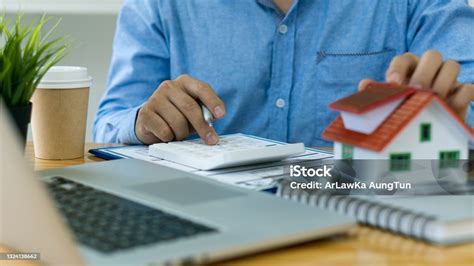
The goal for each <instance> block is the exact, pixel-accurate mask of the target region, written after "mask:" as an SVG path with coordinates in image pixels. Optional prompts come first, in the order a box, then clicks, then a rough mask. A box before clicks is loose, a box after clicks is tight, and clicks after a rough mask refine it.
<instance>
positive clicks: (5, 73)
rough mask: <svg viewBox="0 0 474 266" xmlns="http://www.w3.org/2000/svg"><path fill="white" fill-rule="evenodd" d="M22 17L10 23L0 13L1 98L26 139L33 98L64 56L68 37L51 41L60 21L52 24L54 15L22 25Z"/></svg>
mask: <svg viewBox="0 0 474 266" xmlns="http://www.w3.org/2000/svg"><path fill="white" fill-rule="evenodd" d="M22 17H23V16H22V15H18V16H17V18H16V21H15V22H14V23H10V22H9V21H8V20H7V18H6V15H1V16H0V98H2V100H3V102H4V104H5V105H6V106H7V109H8V110H9V111H10V113H11V116H12V118H13V121H14V122H15V124H16V125H17V127H18V130H19V132H20V133H21V135H22V137H23V140H24V141H26V135H27V129H28V124H29V123H30V117H31V109H32V106H31V105H32V104H31V103H30V99H31V97H32V96H33V93H34V91H35V89H36V86H37V85H38V84H39V82H40V81H41V79H42V77H43V76H44V75H45V74H46V72H47V71H48V70H49V69H50V68H51V67H52V66H54V65H55V64H57V63H58V62H59V61H61V60H62V59H63V58H64V56H65V52H66V49H67V47H68V37H59V38H54V39H52V40H50V39H51V35H52V33H53V32H54V31H55V30H56V28H57V26H58V25H59V23H60V20H57V21H56V23H50V22H51V18H48V17H46V16H42V17H41V18H40V19H38V20H35V21H33V22H31V23H29V24H27V25H22V24H23V23H22ZM48 25H50V26H51V27H49V29H48V30H46V29H45V28H46V27H47V26H48Z"/></svg>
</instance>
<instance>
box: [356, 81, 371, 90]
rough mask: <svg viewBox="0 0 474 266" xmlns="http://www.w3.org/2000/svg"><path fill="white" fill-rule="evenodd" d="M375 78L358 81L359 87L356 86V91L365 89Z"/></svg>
mask: <svg viewBox="0 0 474 266" xmlns="http://www.w3.org/2000/svg"><path fill="white" fill-rule="evenodd" d="M374 82H375V80H372V79H363V80H361V81H360V82H359V87H358V88H357V89H358V91H363V90H365V89H367V87H368V86H369V85H370V84H371V83H374Z"/></svg>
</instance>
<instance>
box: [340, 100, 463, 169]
mask: <svg viewBox="0 0 474 266" xmlns="http://www.w3.org/2000/svg"><path fill="white" fill-rule="evenodd" d="M423 123H430V124H431V140H430V141H426V142H421V141H420V126H421V124H423ZM468 142H469V138H468V135H467V134H466V133H465V131H464V130H463V129H462V128H461V126H460V125H459V124H458V123H457V122H456V121H455V120H454V119H453V118H452V117H451V115H449V114H448V113H447V112H446V111H445V109H444V108H443V107H442V106H440V104H439V103H438V102H436V101H432V102H431V103H430V104H429V106H427V107H425V109H424V110H422V111H421V112H420V113H419V114H418V115H417V117H415V118H414V119H413V120H412V121H411V122H410V123H409V124H408V125H407V126H406V127H405V128H404V129H403V130H402V132H401V133H399V134H398V136H396V137H395V138H394V139H393V140H392V141H391V143H390V144H389V145H388V146H387V147H386V148H385V149H384V150H383V151H381V152H375V151H371V150H367V149H363V148H359V147H354V148H353V159H385V160H386V159H390V155H391V154H395V153H410V154H411V159H429V160H437V159H440V158H439V157H440V152H443V151H459V159H461V160H465V159H467V158H468ZM334 154H335V156H336V158H337V159H341V158H342V144H341V143H338V142H336V143H335V144H334Z"/></svg>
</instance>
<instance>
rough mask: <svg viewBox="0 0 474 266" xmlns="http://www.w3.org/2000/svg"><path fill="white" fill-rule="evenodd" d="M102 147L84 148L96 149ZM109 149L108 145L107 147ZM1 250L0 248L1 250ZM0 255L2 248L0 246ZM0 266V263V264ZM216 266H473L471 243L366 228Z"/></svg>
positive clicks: (56, 164)
mask: <svg viewBox="0 0 474 266" xmlns="http://www.w3.org/2000/svg"><path fill="white" fill-rule="evenodd" d="M99 146H104V145H92V144H91V145H87V147H86V148H87V149H89V148H91V147H99ZM109 146H110V145H109ZM26 157H27V159H28V160H29V161H30V162H31V163H32V164H33V165H34V168H35V169H36V170H43V169H51V168H60V167H65V166H70V165H78V164H84V163H92V162H97V161H101V160H100V159H98V158H96V157H93V156H90V155H86V156H85V157H84V158H81V159H76V160H68V161H45V160H39V159H35V158H34V152H33V145H32V144H31V143H28V146H27V149H26ZM3 250H4V249H3ZM0 252H2V248H1V247H0ZM0 264H1V263H0ZM219 264H220V265H222V264H224V265H316V264H317V265H364V266H365V265H473V264H474V243H472V244H466V245H460V246H454V247H448V248H443V247H437V246H431V245H427V244H425V243H423V242H419V241H415V240H412V239H408V238H404V237H400V236H397V235H394V234H390V233H386V232H384V231H381V230H377V229H372V228H369V227H366V226H357V227H355V228H354V229H353V230H351V231H350V233H349V234H348V235H347V236H338V237H332V238H330V239H325V240H319V241H313V242H309V243H306V244H300V245H297V246H292V247H288V248H281V249H278V250H274V251H268V252H265V253H260V254H256V255H251V256H247V257H244V258H240V259H235V260H229V261H226V262H223V263H219Z"/></svg>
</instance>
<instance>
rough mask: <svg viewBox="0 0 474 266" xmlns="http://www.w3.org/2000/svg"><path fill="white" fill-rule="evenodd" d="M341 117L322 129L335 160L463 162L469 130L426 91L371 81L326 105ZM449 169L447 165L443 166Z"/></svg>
mask: <svg viewBox="0 0 474 266" xmlns="http://www.w3.org/2000/svg"><path fill="white" fill-rule="evenodd" d="M330 107H331V108H332V109H334V110H337V111H339V112H340V113H341V115H340V116H338V117H337V118H336V119H335V120H334V121H333V122H332V124H331V125H330V126H329V127H328V128H327V129H326V130H325V131H324V133H323V138H324V139H326V140H331V141H334V154H335V158H336V159H383V160H390V161H391V162H396V164H393V163H392V168H393V166H394V165H396V166H397V167H398V168H400V170H404V168H408V167H409V166H408V165H409V164H407V163H404V162H407V161H410V160H413V159H429V160H438V159H439V160H440V162H443V161H445V162H450V161H458V160H465V159H468V144H469V141H470V140H472V139H473V138H474V131H473V130H472V129H471V128H470V127H469V126H468V125H466V124H465V123H464V122H463V121H462V120H461V119H460V118H459V117H458V116H457V115H456V114H455V113H454V112H453V111H452V110H451V109H450V107H449V106H448V105H447V104H446V103H445V102H444V101H443V99H441V98H440V97H438V96H437V95H436V94H435V93H433V92H432V91H427V90H416V89H414V88H410V87H406V86H398V85H393V84H380V83H374V84H372V85H371V86H369V88H367V89H366V90H364V91H361V92H357V93H355V94H353V95H351V96H348V97H346V98H343V99H340V100H338V101H336V102H334V103H332V104H331V105H330ZM446 165H449V164H446Z"/></svg>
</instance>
